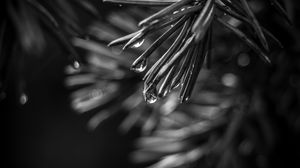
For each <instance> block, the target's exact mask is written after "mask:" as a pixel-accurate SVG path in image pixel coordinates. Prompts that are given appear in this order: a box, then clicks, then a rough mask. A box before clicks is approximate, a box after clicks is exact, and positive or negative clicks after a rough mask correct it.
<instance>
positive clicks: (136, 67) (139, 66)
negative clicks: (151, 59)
mask: <svg viewBox="0 0 300 168" xmlns="http://www.w3.org/2000/svg"><path fill="white" fill-rule="evenodd" d="M147 62H148V60H147V58H144V59H142V60H140V61H138V62H136V63H135V64H133V65H132V67H131V69H132V70H133V71H135V72H138V73H141V72H144V71H145V69H146V68H147Z"/></svg>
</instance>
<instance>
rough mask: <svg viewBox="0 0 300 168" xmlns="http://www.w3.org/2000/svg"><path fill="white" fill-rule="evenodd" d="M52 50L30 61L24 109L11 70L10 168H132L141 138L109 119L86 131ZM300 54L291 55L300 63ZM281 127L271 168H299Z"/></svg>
mask: <svg viewBox="0 0 300 168" xmlns="http://www.w3.org/2000/svg"><path fill="white" fill-rule="evenodd" d="M99 6H101V9H100V10H101V11H102V12H103V13H105V12H106V10H110V9H112V8H109V7H103V6H102V5H101V4H100V2H99ZM114 8H115V7H114ZM105 9H106V10H105ZM269 17H271V16H269ZM269 21H270V22H271V20H269ZM266 24H267V27H268V23H266ZM270 25H273V23H270ZM270 25H269V27H271V26H270ZM295 27H299V26H297V24H296V25H295ZM272 28H273V32H274V31H275V32H276V31H277V32H279V33H276V35H279V38H280V39H281V40H283V42H284V44H285V45H286V46H289V45H293V44H295V43H297V41H295V40H291V39H293V38H292V36H293V33H291V32H286V31H284V30H283V28H281V27H272ZM52 45H53V46H50V47H49V49H48V50H47V51H45V53H46V54H45V55H44V56H43V57H33V58H32V57H28V58H26V61H25V68H24V71H25V73H24V74H25V76H26V81H27V85H26V93H27V95H28V97H29V100H28V102H27V103H26V104H25V105H21V104H20V103H19V93H18V92H17V90H16V83H17V81H16V79H17V77H16V76H14V75H13V74H15V71H16V69H17V68H15V67H16V66H18V64H17V63H13V64H12V65H11V66H10V71H11V73H10V74H12V75H11V76H9V87H8V88H7V92H6V98H5V99H4V100H3V101H2V102H0V111H1V114H2V117H1V118H2V121H3V122H2V125H3V126H2V130H3V132H4V133H3V135H4V136H3V139H4V143H2V145H3V148H4V152H3V154H4V161H5V162H4V164H7V165H6V166H5V167H18V168H19V167H22V168H102V167H107V168H110V167H132V166H133V165H131V164H130V163H129V162H128V160H127V157H128V153H129V151H130V150H131V149H132V142H133V140H134V138H135V137H136V135H137V133H136V132H135V131H133V132H131V133H129V134H128V135H121V134H119V133H118V131H117V125H118V122H119V121H120V120H121V119H122V116H116V117H114V118H112V119H110V120H109V121H107V122H105V123H104V124H103V125H102V126H101V127H99V128H97V129H96V130H95V131H93V132H91V131H89V130H88V129H87V127H86V123H87V118H85V117H84V116H81V115H79V114H77V113H76V112H74V111H72V110H71V109H70V106H69V103H70V99H69V93H70V92H69V90H68V89H67V88H66V87H65V86H64V76H65V75H64V68H65V66H66V65H68V64H70V62H69V60H68V59H67V56H66V55H65V53H64V52H63V51H60V49H59V46H57V45H56V44H52ZM290 50H292V49H290ZM57 51H58V52H57ZM298 52H299V51H297V52H295V51H291V52H290V53H292V55H293V57H298V59H297V60H299V55H298ZM276 122H277V123H276V124H277V126H278V127H277V128H278V130H277V131H278V135H279V137H280V140H279V142H278V144H277V146H276V148H275V150H274V151H273V154H272V156H271V157H272V159H271V167H291V166H294V167H300V165H299V159H300V158H299V151H300V149H299V142H300V139H299V136H298V135H299V134H296V133H295V132H293V131H291V129H290V127H289V126H288V123H285V122H281V118H277V119H276ZM4 164H3V165H4Z"/></svg>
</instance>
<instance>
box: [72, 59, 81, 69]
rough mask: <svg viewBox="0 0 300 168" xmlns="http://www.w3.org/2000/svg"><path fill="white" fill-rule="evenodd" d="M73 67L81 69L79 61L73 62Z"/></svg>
mask: <svg viewBox="0 0 300 168" xmlns="http://www.w3.org/2000/svg"><path fill="white" fill-rule="evenodd" d="M73 67H74V68H75V69H79V68H80V64H79V62H78V61H74V62H73Z"/></svg>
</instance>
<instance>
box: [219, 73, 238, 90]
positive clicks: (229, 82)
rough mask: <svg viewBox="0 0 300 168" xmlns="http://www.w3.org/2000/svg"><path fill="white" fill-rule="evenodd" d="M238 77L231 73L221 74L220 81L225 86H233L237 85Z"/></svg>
mask: <svg viewBox="0 0 300 168" xmlns="http://www.w3.org/2000/svg"><path fill="white" fill-rule="evenodd" d="M237 82H238V78H237V76H236V75H234V74H232V73H226V74H224V75H223V76H222V83H223V85H225V86H227V87H235V86H236V85H237Z"/></svg>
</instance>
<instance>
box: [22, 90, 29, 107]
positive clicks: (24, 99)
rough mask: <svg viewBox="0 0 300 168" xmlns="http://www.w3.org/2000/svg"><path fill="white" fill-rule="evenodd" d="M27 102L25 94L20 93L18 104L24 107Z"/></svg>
mask: <svg viewBox="0 0 300 168" xmlns="http://www.w3.org/2000/svg"><path fill="white" fill-rule="evenodd" d="M27 102H28V96H27V95H26V94H25V93H22V94H21V96H20V103H21V105H24V104H26V103H27Z"/></svg>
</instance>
